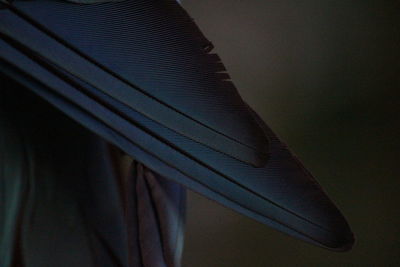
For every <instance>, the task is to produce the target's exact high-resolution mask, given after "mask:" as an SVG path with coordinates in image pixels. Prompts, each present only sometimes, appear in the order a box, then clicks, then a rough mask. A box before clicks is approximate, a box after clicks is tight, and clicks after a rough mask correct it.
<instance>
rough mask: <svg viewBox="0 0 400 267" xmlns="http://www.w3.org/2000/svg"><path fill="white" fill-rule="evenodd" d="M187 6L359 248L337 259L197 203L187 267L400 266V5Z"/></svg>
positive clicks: (204, 1)
mask: <svg viewBox="0 0 400 267" xmlns="http://www.w3.org/2000/svg"><path fill="white" fill-rule="evenodd" d="M183 6H184V7H185V8H186V9H187V11H188V12H189V13H190V14H191V16H192V17H193V18H194V19H195V21H196V22H197V23H198V25H199V26H200V28H201V29H202V30H203V32H204V33H205V35H206V36H207V37H208V39H210V40H211V41H212V42H213V43H214V45H215V47H216V49H215V52H217V53H218V54H219V55H220V56H221V58H222V60H223V61H224V63H225V65H226V67H227V69H228V71H229V73H230V74H231V77H232V79H233V81H234V83H235V84H236V86H237V87H238V89H239V91H240V93H241V95H242V96H243V98H244V99H245V100H246V101H247V102H248V103H249V104H250V105H251V106H252V107H253V108H254V109H255V110H256V111H257V112H258V113H259V114H260V115H261V116H262V117H263V118H264V119H265V121H266V122H267V123H268V124H269V125H270V126H271V127H272V128H273V129H274V130H275V132H276V133H277V134H278V135H279V136H280V137H281V138H282V139H283V140H285V141H286V142H287V143H288V145H289V147H290V148H291V149H292V150H293V151H294V152H295V153H296V154H297V155H298V156H299V157H300V158H301V160H302V161H303V163H304V164H305V165H306V166H307V168H309V170H310V171H311V172H312V173H313V174H314V175H315V176H316V177H317V179H318V181H319V182H320V183H321V184H322V186H323V187H324V188H325V190H326V191H327V193H328V194H329V195H330V197H331V198H332V199H333V200H334V201H335V202H336V204H337V205H338V206H339V207H340V209H341V210H342V211H343V213H344V214H345V216H346V217H347V218H348V220H349V223H350V225H351V226H352V229H353V231H354V232H355V234H356V237H357V243H356V244H355V246H354V248H353V250H352V251H351V252H347V253H335V252H330V251H327V250H324V249H321V248H317V247H313V246H311V245H308V244H305V243H303V242H301V241H297V240H295V239H293V238H291V237H288V236H286V235H284V234H281V233H278V232H276V231H274V230H272V229H269V228H267V227H265V226H263V225H261V224H259V223H257V222H255V221H252V220H250V219H247V218H245V217H244V216H242V215H239V214H236V213H234V212H232V211H231V210H228V209H226V208H224V207H222V206H220V205H218V204H216V203H214V202H211V201H209V200H207V199H205V198H203V197H201V196H199V195H197V194H195V193H191V194H190V195H189V204H188V205H189V208H188V210H189V211H188V225H187V237H186V247H185V254H184V264H183V266H184V267H186V266H190V267H238V266H240V267H242V266H246V267H247V266H251V267H261V266H400V211H399V207H398V206H399V203H400V193H399V191H400V176H399V173H398V169H399V168H398V165H399V148H400V141H399V137H400V125H399V121H400V116H399V112H400V106H399V104H400V101H399V97H400V92H399V90H400V78H399V70H400V68H399V67H400V66H399V65H400V52H399V51H400V47H399V46H400V21H399V19H400V16H399V13H400V1H378V0H376V1H368V0H365V1H335V0H325V1H319V0H305V1H294V0H292V1H288V0H279V1H260V0H246V1H241V0H184V1H183Z"/></svg>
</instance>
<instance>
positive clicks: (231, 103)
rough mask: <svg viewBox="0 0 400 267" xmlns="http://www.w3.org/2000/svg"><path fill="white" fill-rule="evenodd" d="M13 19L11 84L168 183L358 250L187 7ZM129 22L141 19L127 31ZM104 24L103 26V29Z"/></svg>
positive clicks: (8, 48) (1, 23)
mask: <svg viewBox="0 0 400 267" xmlns="http://www.w3.org/2000/svg"><path fill="white" fill-rule="evenodd" d="M139 4H140V5H139ZM103 8H104V10H103ZM1 12H2V13H3V14H2V16H0V32H1V33H2V39H3V41H1V42H0V46H1V48H2V49H1V50H0V58H2V60H3V61H2V63H1V64H0V70H1V71H2V72H4V73H7V75H9V76H11V77H14V79H16V80H18V81H19V82H20V83H22V84H23V85H24V86H25V87H27V88H30V89H31V90H33V91H34V92H35V93H37V94H38V95H40V96H41V97H43V98H45V99H46V100H47V101H49V102H50V103H52V104H53V105H54V106H56V107H57V108H59V109H60V110H62V111H63V112H65V113H66V114H67V115H68V116H70V117H72V118H73V119H75V120H77V121H78V122H79V123H81V124H82V125H84V126H85V127H87V128H88V129H90V130H91V131H93V132H95V133H96V134H98V135H100V136H102V137H103V138H105V139H106V140H108V141H109V142H111V143H113V144H114V145H115V146H117V147H119V148H120V149H121V150H123V151H124V152H126V153H127V154H129V155H131V156H132V157H134V158H135V159H136V160H138V161H139V162H141V163H142V164H144V165H145V166H146V168H148V169H151V170H154V171H156V172H157V173H159V174H160V175H162V176H163V177H166V178H169V179H171V180H173V181H175V182H177V183H180V184H182V185H184V186H186V187H188V188H190V189H193V190H195V191H196V192H199V193H201V194H203V195H205V196H207V197H209V198H211V199H214V200H216V201H218V202H219V203H221V204H224V205H226V206H228V207H230V208H233V209H235V210H236V211H238V212H241V213H243V214H245V215H247V216H249V217H252V218H254V219H256V220H258V221H260V222H262V223H265V224H267V225H269V226H272V227H274V228H276V229H278V230H280V231H283V232H285V233H288V234H290V235H292V236H295V237H298V238H300V239H303V240H306V241H308V242H310V243H313V244H316V245H319V246H323V247H327V248H331V249H334V250H347V249H349V248H350V247H351V245H352V243H353V242H354V239H353V235H352V233H351V230H350V228H349V226H348V224H347V222H346V220H345V219H344V217H343V216H342V215H341V213H340V212H339V210H338V209H337V208H336V207H335V205H334V204H333V203H332V201H331V200H330V199H329V198H328V197H327V196H326V194H325V193H324V191H323V190H322V188H321V187H320V186H319V185H318V183H317V182H316V181H315V179H314V178H313V177H312V175H311V174H310V173H309V172H308V171H307V170H305V168H304V167H303V166H302V164H301V163H300V162H299V161H298V159H297V158H296V157H295V156H294V155H293V154H292V153H291V152H290V151H289V150H288V149H287V147H286V146H285V145H284V144H283V143H282V142H281V141H280V140H279V139H278V138H277V137H276V135H275V134H274V133H273V132H272V131H271V130H270V129H269V127H268V126H266V125H265V124H264V122H263V121H262V120H261V119H260V118H259V117H258V116H257V114H255V113H254V112H252V111H251V109H250V108H249V107H248V106H247V105H246V104H245V103H244V102H243V101H242V100H241V99H240V97H239V96H238V94H237V92H236V90H235V88H234V87H233V85H232V83H231V82H229V81H226V80H224V79H226V78H218V77H220V75H219V73H220V72H221V70H223V69H224V68H223V66H222V65H221V63H220V62H219V59H218V57H217V56H215V55H213V54H207V52H206V51H205V50H207V49H205V47H209V46H210V44H209V42H208V41H206V40H205V39H204V37H203V36H202V35H201V34H200V33H199V31H198V28H197V27H195V25H194V24H193V22H192V21H191V20H190V18H189V17H188V16H187V14H186V13H185V12H184V11H183V9H181V7H180V6H179V5H178V4H177V3H174V2H171V1H127V2H121V3H110V4H104V5H93V6H85V7H81V6H76V5H73V4H67V3H62V2H50V1H36V2H34V3H23V2H20V3H15V6H13V7H12V8H11V11H10V10H7V11H1ZM102 12H105V13H104V14H103V13H102ZM121 12H122V13H121ZM123 12H127V13H126V16H128V17H129V19H127V20H124V19H122V20H120V19H119V18H121V14H125V13H123ZM93 13H95V14H96V15H97V14H103V15H101V16H98V20H96V21H93V20H92V16H91V14H93ZM49 14H50V15H49ZM84 14H86V15H84ZM168 15H171V18H170V19H168V18H167V17H168ZM116 17H117V18H118V23H119V24H118V29H117V28H116V27H115V25H116V21H115V19H116ZM122 17H123V16H122ZM104 18H107V19H108V21H104ZM148 18H151V19H150V20H148ZM93 19H95V18H93ZM96 19H97V17H96ZM50 22H51V23H50ZM139 22H140V23H139ZM99 25H101V27H100V26H99ZM164 25H166V26H165V27H164ZM96 27H98V28H96ZM71 29H73V30H71ZM145 29H151V30H152V31H149V32H150V33H151V34H146V31H145ZM163 31H165V32H166V33H168V34H167V35H166V34H165V33H164V32H163ZM83 36H84V37H83ZM118 36H123V37H124V38H125V37H126V38H125V39H124V38H121V37H118ZM171 36H172V37H174V38H172V39H171V38H170V37H171ZM180 36H182V39H180ZM158 38H159V39H158ZM93 43H96V46H94V45H93ZM117 52H118V53H117ZM157 52H159V53H160V54H159V55H158V54H157ZM116 53H117V54H116ZM158 56H159V57H158ZM141 57H143V58H141ZM159 58H160V59H159ZM159 60H160V61H159ZM161 63H162V64H161ZM88 70H89V71H88ZM221 79H222V80H221ZM203 82H204V83H203ZM118 92H119V93H118ZM213 98H215V101H217V102H215V101H214V100H213V101H211V102H208V101H209V100H210V99H213ZM218 101H221V102H218ZM144 103H145V104H144ZM149 107H150V108H149ZM227 114H228V115H227ZM163 116H164V117H163ZM230 116H233V117H230ZM229 118H231V119H229ZM266 155H268V158H267V157H266ZM267 159H268V160H267ZM254 166H257V168H255V167H254ZM149 177H152V176H151V175H150V176H149ZM153 180H154V179H152V178H149V179H147V180H146V181H147V182H146V183H145V182H144V180H143V181H141V180H138V182H140V183H138V185H140V188H142V189H143V192H142V193H143V194H144V195H143V198H148V199H151V197H150V196H148V195H149V194H152V193H154V192H158V191H157V190H155V191H151V188H152V185H153V186H154V184H151V183H150V181H153ZM145 192H147V193H145ZM161 192H162V191H161ZM157 195H158V193H157ZM152 197H154V196H153V195H152ZM144 203H145V204H146V205H147V207H148V208H149V212H150V211H152V212H153V213H150V215H149V214H144V215H145V216H144V217H145V218H147V219H148V220H149V221H150V220H152V222H153V225H157V220H155V219H154V218H155V217H154V216H153V215H151V214H155V213H160V214H165V213H163V212H162V211H160V210H157V208H156V207H159V206H151V205H149V203H148V202H144ZM137 205H139V202H137ZM150 208H151V209H150ZM144 210H145V209H144ZM146 216H147V217H146ZM163 217H164V216H163ZM152 218H153V219H152ZM158 223H160V222H158ZM161 224H162V225H164V224H163V223H161ZM167 225H168V223H167ZM167 229H170V227H167ZM162 235H163V234H160V232H158V234H157V233H155V236H154V240H157V237H158V238H159V237H160V236H162ZM159 239H160V240H169V238H166V237H163V238H159ZM160 242H162V241H158V243H160ZM155 244H157V242H155ZM141 245H143V244H141ZM159 247H161V246H159ZM155 251H160V249H156V250H155ZM171 251H172V250H171ZM154 253H156V252H154ZM158 255H161V253H159V254H158ZM164 257H165V255H164ZM159 258H160V259H161V256H160V257H159Z"/></svg>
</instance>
